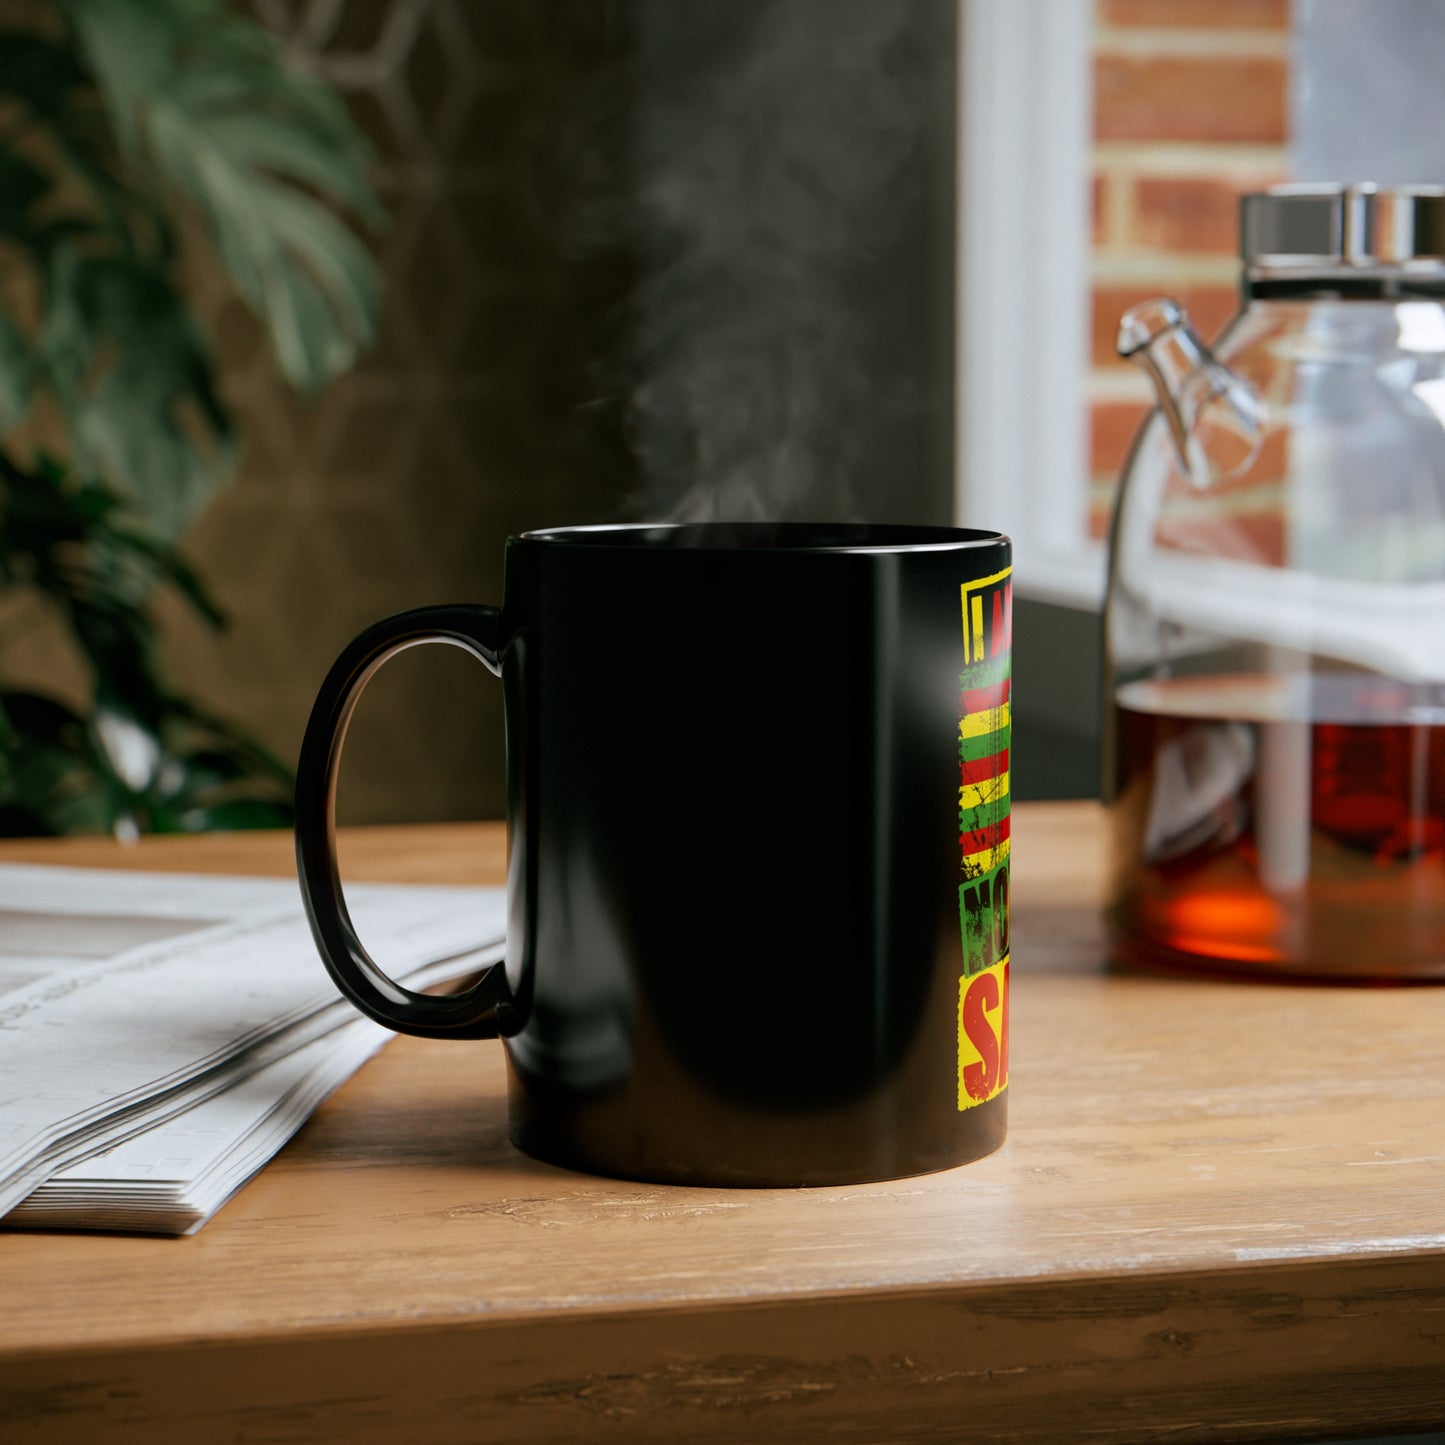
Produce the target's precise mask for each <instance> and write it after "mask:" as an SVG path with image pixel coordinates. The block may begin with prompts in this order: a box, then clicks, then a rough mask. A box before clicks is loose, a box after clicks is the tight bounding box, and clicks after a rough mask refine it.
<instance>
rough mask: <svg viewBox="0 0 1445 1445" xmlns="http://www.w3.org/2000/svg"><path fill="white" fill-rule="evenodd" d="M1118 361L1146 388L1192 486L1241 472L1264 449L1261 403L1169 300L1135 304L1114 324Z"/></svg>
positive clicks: (1202, 485) (1262, 407) (1226, 479)
mask: <svg viewBox="0 0 1445 1445" xmlns="http://www.w3.org/2000/svg"><path fill="white" fill-rule="evenodd" d="M1117 346H1118V351H1119V355H1120V356H1122V357H1125V358H1126V359H1127V360H1130V361H1134V362H1137V363H1138V364H1139V365H1140V366H1141V367H1142V368H1143V369H1144V371H1145V372H1147V373H1148V376H1149V379H1150V380H1151V381H1152V382H1153V383H1154V393H1155V396H1156V398H1157V399H1158V402H1159V409H1160V411H1162V412H1163V413H1164V419H1165V421H1166V422H1168V424H1169V435H1170V438H1171V439H1172V440H1173V443H1174V450H1175V453H1176V454H1177V456H1178V459H1179V465H1180V468H1181V469H1182V470H1183V472H1184V475H1185V476H1187V477H1188V478H1189V479H1190V480H1191V481H1192V482H1193V483H1194V485H1195V486H1196V487H1201V488H1203V487H1208V486H1210V485H1211V484H1213V483H1215V482H1221V481H1228V480H1229V479H1230V478H1231V477H1237V476H1239V475H1240V474H1241V473H1243V472H1245V471H1247V470H1248V469H1249V468H1250V466H1252V465H1253V463H1254V459H1255V458H1256V457H1257V456H1258V455H1259V449H1260V447H1261V446H1262V445H1263V443H1264V432H1265V425H1266V422H1267V420H1268V412H1267V409H1266V407H1265V403H1264V398H1263V397H1261V396H1260V394H1259V393H1258V391H1256V390H1255V388H1254V387H1253V386H1252V385H1251V384H1250V383H1249V382H1248V381H1246V380H1245V379H1244V378H1243V377H1241V376H1238V375H1236V374H1235V373H1234V372H1232V371H1231V370H1230V369H1229V368H1228V367H1227V366H1225V365H1224V363H1223V362H1221V361H1219V360H1218V359H1217V358H1216V357H1215V356H1214V353H1213V352H1211V351H1210V349H1209V348H1208V347H1207V346H1206V345H1205V344H1204V342H1203V341H1202V340H1201V339H1200V337H1199V333H1198V332H1197V331H1195V329H1194V327H1193V325H1192V324H1191V322H1190V320H1189V317H1188V316H1187V315H1186V314H1185V311H1184V308H1183V307H1182V306H1181V305H1180V304H1179V303H1178V302H1177V301H1174V300H1171V299H1170V298H1169V297H1167V296H1165V297H1158V298H1156V299H1155V300H1152V301H1141V302H1140V303H1139V304H1138V305H1137V306H1132V307H1130V309H1129V310H1128V311H1126V312H1125V313H1124V316H1123V319H1122V320H1121V321H1120V323H1119V339H1118V343H1117Z"/></svg>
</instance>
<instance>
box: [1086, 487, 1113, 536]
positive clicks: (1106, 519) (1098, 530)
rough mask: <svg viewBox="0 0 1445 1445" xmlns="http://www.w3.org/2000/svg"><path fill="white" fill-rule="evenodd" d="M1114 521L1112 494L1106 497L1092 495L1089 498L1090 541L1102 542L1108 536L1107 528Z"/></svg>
mask: <svg viewBox="0 0 1445 1445" xmlns="http://www.w3.org/2000/svg"><path fill="white" fill-rule="evenodd" d="M1113 521H1114V494H1113V493H1112V492H1110V493H1109V494H1108V495H1107V496H1098V495H1094V496H1091V497H1090V498H1089V519H1088V526H1089V537H1090V539H1091V540H1092V541H1095V542H1102V541H1104V540H1106V539H1107V537H1108V535H1109V528H1110V526H1111V525H1112V523H1113Z"/></svg>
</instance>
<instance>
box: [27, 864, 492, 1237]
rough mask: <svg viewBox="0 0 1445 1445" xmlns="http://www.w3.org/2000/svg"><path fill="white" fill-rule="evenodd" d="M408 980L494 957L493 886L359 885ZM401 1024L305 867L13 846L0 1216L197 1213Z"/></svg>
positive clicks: (446, 976) (72, 1222) (86, 1220)
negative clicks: (42, 860)
mask: <svg viewBox="0 0 1445 1445" xmlns="http://www.w3.org/2000/svg"><path fill="white" fill-rule="evenodd" d="M347 902H348V905H349V907H350V910H351V915H352V918H353V920H354V921H355V924H356V927H357V931H358V932H359V933H360V934H361V936H362V937H363V938H364V939H365V940H366V942H367V947H368V949H369V950H370V951H371V953H372V954H373V956H374V957H375V958H376V959H377V961H378V962H379V963H380V964H381V965H382V966H383V967H385V968H386V969H387V970H388V972H390V973H391V974H392V976H393V977H395V978H397V979H400V980H403V981H405V982H406V983H407V984H408V985H409V986H410V987H413V988H418V989H420V988H430V987H434V986H436V985H439V984H443V983H446V982H450V981H454V980H456V979H458V978H463V977H466V976H467V975H469V974H471V973H474V972H476V970H477V969H479V968H480V967H482V966H483V965H485V964H487V963H490V962H492V961H494V960H495V959H497V958H499V957H500V956H501V952H502V943H503V936H504V931H505V921H506V909H505V897H504V892H503V890H502V889H500V888H424V887H412V886H399V885H390V884H371V885H365V886H356V887H351V888H348V890H347ZM390 1037H391V1035H390V1033H389V1032H388V1031H387V1030H385V1029H383V1028H381V1027H380V1026H378V1025H376V1024H373V1023H371V1022H370V1021H369V1020H367V1019H364V1018H362V1017H360V1016H359V1015H358V1014H357V1013H356V1011H355V1010H354V1009H353V1008H352V1007H351V1005H350V1004H348V1003H345V1002H344V1001H343V1000H342V999H341V997H340V995H339V994H338V993H337V991H336V988H335V986H334V985H333V984H332V983H331V981H330V980H329V979H328V978H327V976H326V973H325V970H324V969H323V968H322V966H321V963H320V960H319V959H318V958H317V956H316V950H315V947H314V945H313V944H312V941H311V933H310V930H309V928H308V926H307V924H306V920H305V916H304V915H303V913H302V910H301V901H300V895H299V893H298V891H297V888H296V884H295V883H294V882H287V881H283V880H269V879H251V878H230V877H225V878H222V877H209V876H201V875H186V874H177V873H130V872H125V873H122V872H112V871H108V870H100V869H80V868H50V867H40V866H32V865H27V864H3V865H0V1226H6V1225H8V1226H24V1227H30V1228H45V1229H112V1230H139V1231H144V1232H147V1233H157V1234H190V1233H193V1232H194V1231H195V1230H197V1229H199V1228H200V1227H201V1225H202V1224H204V1223H205V1222H206V1220H207V1219H209V1218H210V1217H211V1215H212V1214H214V1213H215V1212H216V1210H217V1209H219V1208H220V1207H221V1205H222V1204H224V1203H225V1202H226V1200H227V1199H229V1198H230V1197H231V1196H232V1195H233V1194H234V1193H235V1192H236V1191H237V1190H238V1189H239V1188H240V1187H241V1185H243V1184H244V1183H245V1182H246V1181H247V1180H248V1179H249V1178H251V1176H252V1175H254V1174H255V1173H256V1172H257V1171H258V1170H259V1169H260V1168H261V1167H262V1166H263V1165H264V1164H265V1163H266V1161H267V1160H268V1159H270V1158H271V1157H272V1155H274V1154H275V1153H276V1151H277V1150H278V1149H279V1148H280V1147H281V1145H282V1144H284V1143H285V1142H286V1140H287V1139H288V1138H290V1136H291V1135H292V1134H293V1133H295V1131H296V1130H297V1129H298V1128H299V1127H300V1126H301V1124H302V1123H304V1122H305V1120H306V1119H307V1118H308V1117H309V1115H310V1114H311V1113H312V1112H313V1111H314V1110H315V1108H316V1107H317V1105H318V1104H320V1103H321V1101H322V1100H323V1099H324V1098H325V1097H326V1096H327V1094H329V1093H330V1092H331V1091H332V1090H333V1089H334V1088H336V1087H337V1085H339V1084H340V1083H341V1082H342V1081H343V1080H345V1079H346V1078H347V1077H348V1076H349V1075H350V1074H351V1073H353V1072H354V1071H355V1070H356V1069H357V1068H359V1067H360V1065H361V1064H362V1063H363V1062H365V1060H366V1059H367V1058H369V1057H370V1056H371V1054H373V1053H375V1052H376V1050H377V1049H378V1048H380V1047H381V1045H382V1044H383V1043H384V1042H385V1041H386V1040H387V1039H389V1038H390Z"/></svg>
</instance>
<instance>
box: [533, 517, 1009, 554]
mask: <svg viewBox="0 0 1445 1445" xmlns="http://www.w3.org/2000/svg"><path fill="white" fill-rule="evenodd" d="M509 542H510V543H513V544H515V543H519V542H521V543H527V544H532V545H539V546H544V547H549V548H551V547H582V548H588V549H593V548H598V549H610V550H615V551H633V550H639V549H643V548H651V549H653V550H658V551H702V552H738V551H748V552H809V553H815V552H865V553H890V552H949V551H969V550H973V549H974V548H978V549H984V548H987V547H996V546H998V545H999V544H1004V545H1009V542H1010V539H1009V537H1008V536H1007V535H1006V534H1005V533H1003V532H993V531H988V530H985V529H983V528H978V527H942V526H931V525H913V524H911V523H895V522H603V523H593V524H585V525H581V526H575V527H543V528H538V529H536V530H535V531H530V532H522V533H520V534H518V535H517V536H514V537H512V538H510V539H509Z"/></svg>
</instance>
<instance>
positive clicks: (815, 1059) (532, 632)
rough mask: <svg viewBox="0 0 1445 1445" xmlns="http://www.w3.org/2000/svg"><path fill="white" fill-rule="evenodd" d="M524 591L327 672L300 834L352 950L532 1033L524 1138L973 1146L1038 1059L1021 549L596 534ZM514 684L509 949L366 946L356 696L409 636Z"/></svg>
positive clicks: (691, 1162)
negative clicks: (350, 819) (1032, 1001)
mask: <svg viewBox="0 0 1445 1445" xmlns="http://www.w3.org/2000/svg"><path fill="white" fill-rule="evenodd" d="M504 590H505V601H504V603H503V605H502V607H501V608H500V609H497V608H492V607H483V606H469V605H463V606H451V607H430V608H423V609H421V610H418V611H414V612H408V613H403V614H401V615H399V616H396V617H392V618H389V619H387V620H386V621H383V622H380V623H378V624H376V625H375V626H374V627H371V628H369V629H368V630H367V631H365V632H363V633H362V634H361V635H360V636H359V637H358V638H357V639H356V640H355V641H354V642H353V643H352V644H351V645H350V646H349V647H348V648H347V649H346V650H345V651H344V652H343V653H342V654H341V656H340V658H338V660H337V662H336V664H335V665H334V666H333V668H332V669H331V671H330V673H329V674H328V676H327V678H326V680H325V682H324V683H323V684H322V687H321V690H320V694H319V696H318V698H317V700H316V705H315V708H314V710H313V712H312V715H311V720H310V724H309V726H308V728H307V731H306V736H305V741H304V743H303V745H302V749H301V757H300V763H299V767H298V782H297V812H296V844H297V860H298V866H299V871H300V877H301V884H302V891H303V894H304V897H305V902H306V908H307V913H308V916H309V918H310V921H311V927H312V931H313V934H314V936H315V939H316V943H317V947H318V949H319V951H320V953H321V957H322V959H323V960H324V962H325V964H326V966H327V968H328V970H329V971H330V973H331V976H332V978H333V979H335V981H336V983H337V985H338V986H339V987H340V989H341V991H342V992H343V993H344V994H345V995H346V996H347V997H348V998H350V999H351V1001H352V1002H353V1003H354V1004H355V1005H356V1006H357V1007H358V1008H359V1009H360V1010H361V1011H362V1012H363V1013H365V1014H367V1015H369V1016H370V1017H371V1018H373V1019H376V1020H377V1021H379V1022H380V1023H384V1024H386V1025H388V1026H389V1027H391V1028H393V1029H397V1030H399V1031H401V1032H404V1033H411V1034H422V1035H428V1036H436V1037H444V1038H464V1039H471V1038H484V1037H493V1036H496V1035H500V1036H501V1038H502V1039H503V1041H504V1044H505V1049H506V1056H507V1064H508V1097H509V1107H510V1128H511V1136H512V1139H513V1141H514V1142H515V1143H516V1144H517V1145H518V1146H519V1147H520V1148H521V1149H523V1150H525V1151H526V1152H527V1153H529V1154H531V1155H534V1156H535V1157H537V1158H540V1159H544V1160H548V1161H551V1162H553V1163H556V1164H561V1165H566V1166H569V1167H572V1168H575V1169H581V1170H586V1171H589V1172H593V1173H599V1174H607V1175H615V1176H620V1177H624V1178H632V1179H641V1180H648V1181H654V1182H663V1183H683V1184H706V1185H819V1184H842V1183H860V1182H864V1181H868V1180H874V1179H885V1178H900V1177H903V1176H906V1175H911V1174H920V1173H925V1172H929V1171H932V1170H936V1169H942V1168H947V1167H949V1166H952V1165H955V1164H961V1163H964V1162H966V1161H968V1160H971V1159H976V1158H978V1157H980V1156H981V1155H984V1154H987V1153H989V1152H990V1151H991V1150H993V1149H995V1148H996V1147H997V1146H998V1145H999V1144H1000V1143H1001V1142H1002V1140H1003V1137H1004V1130H1005V1120H1006V1108H1007V1094H1006V1092H1005V1091H1006V1086H1007V1083H1008V968H1009V959H1008V870H1009V783H1008V776H1009V775H1008V760H1009V679H1010V632H1011V622H1010V617H1011V612H1010V600H1011V584H1010V546H1009V542H1008V539H1007V538H1005V537H1002V536H999V535H998V534H996V533H989V532H978V531H965V530H960V529H954V528H941V527H939V528H935V527H893V526H866V525H838V526H827V525H818V526H814V525H809V524H738V525H732V524H722V523H713V524H699V525H681V526H651V525H639V526H620V527H576V528H560V529H557V530H552V531H542V532H531V533H527V534H525V535H523V536H519V537H513V538H511V539H509V541H508V543H507V551H506V580H505V589H504ZM422 642H448V643H453V644H456V645H459V646H461V647H463V648H465V649H466V650H468V651H469V652H471V653H472V654H474V655H475V656H476V657H477V658H478V659H480V660H481V661H482V662H483V663H484V664H485V665H486V666H487V667H488V668H490V669H491V670H492V671H493V672H495V673H497V674H498V675H499V676H500V677H501V679H502V687H503V695H504V707H505V716H506V736H507V784H508V786H507V812H508V825H509V863H508V941H507V957H506V962H505V964H497V965H494V966H493V967H492V968H491V969H490V970H489V971H488V972H487V973H486V974H485V975H483V976H482V978H481V979H480V980H479V981H478V982H477V983H476V985H475V986H474V987H472V988H471V989H470V990H469V991H467V992H465V993H462V994H459V995H455V996H451V997H436V996H431V995H422V994H415V993H412V992H410V991H409V990H407V989H405V988H403V987H401V986H400V985H398V984H396V983H395V982H393V981H392V980H391V979H389V978H388V977H387V976H386V975H385V974H384V973H383V972H382V971H381V969H380V968H378V966H377V965H376V964H375V963H374V962H373V961H372V960H371V959H370V958H369V957H368V955H367V953H366V950H365V948H364V946H363V944H362V941H361V940H360V939H359V938H358V937H357V935H356V931H355V929H354V928H353V927H352V924H351V920H350V918H349V916H348V914H347V910H346V903H345V900H344V898H343V896H342V889H341V885H340V882H339V878H338V873H337V865H336V848H335V829H334V798H335V789H336V775H337V767H338V762H339V757H340V751H341V745H342V739H343V736H344V734H345V731H346V724H347V720H348V718H349V717H350V715H351V711H352V708H353V707H354V705H355V703H356V700H357V697H358V695H359V694H360V692H361V690H362V688H363V687H364V686H365V684H366V681H367V679H368V678H369V677H370V676H371V675H372V673H374V672H375V670H376V669H377V668H378V667H379V666H380V665H381V664H382V663H383V662H385V661H386V659H387V658H389V657H391V656H392V655H394V654H395V653H397V652H399V651H401V650H402V649H403V648H406V647H411V646H414V645H416V644H418V643H422Z"/></svg>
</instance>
